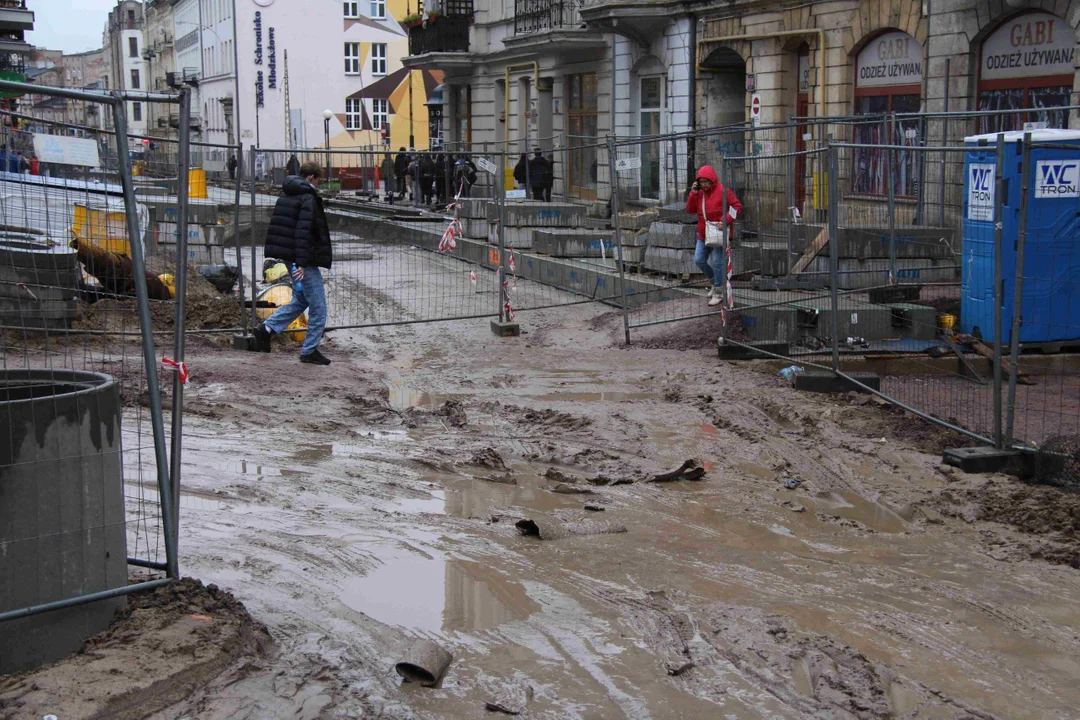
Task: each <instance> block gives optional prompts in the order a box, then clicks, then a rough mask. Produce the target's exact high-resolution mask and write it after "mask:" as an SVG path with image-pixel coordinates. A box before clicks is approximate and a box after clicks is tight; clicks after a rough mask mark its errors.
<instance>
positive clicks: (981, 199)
mask: <svg viewBox="0 0 1080 720" xmlns="http://www.w3.org/2000/svg"><path fill="white" fill-rule="evenodd" d="M994 169H995V168H994V164H993V163H972V164H971V165H968V220H984V221H985V220H993V219H994Z"/></svg>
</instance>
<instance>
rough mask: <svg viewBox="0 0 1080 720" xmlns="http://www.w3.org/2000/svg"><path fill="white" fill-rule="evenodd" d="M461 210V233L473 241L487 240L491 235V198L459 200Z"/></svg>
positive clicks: (459, 218)
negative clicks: (489, 211) (489, 206)
mask: <svg viewBox="0 0 1080 720" xmlns="http://www.w3.org/2000/svg"><path fill="white" fill-rule="evenodd" d="M459 202H460V203H461V209H460V210H458V220H460V221H461V232H462V234H464V235H465V237H467V238H472V239H473V240H487V239H488V236H489V235H490V234H491V228H490V223H489V221H488V204H489V203H490V202H491V200H490V199H489V198H462V199H461V200H459Z"/></svg>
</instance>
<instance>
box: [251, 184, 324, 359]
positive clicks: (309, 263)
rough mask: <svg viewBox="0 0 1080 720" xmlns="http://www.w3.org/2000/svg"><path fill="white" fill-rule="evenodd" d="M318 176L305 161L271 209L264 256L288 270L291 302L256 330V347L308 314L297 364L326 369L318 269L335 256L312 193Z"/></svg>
mask: <svg viewBox="0 0 1080 720" xmlns="http://www.w3.org/2000/svg"><path fill="white" fill-rule="evenodd" d="M321 177H322V168H321V167H319V164H318V163H315V162H306V163H304V164H303V165H301V166H300V174H299V175H290V176H289V177H287V178H285V184H284V186H282V194H281V197H279V198H278V201H277V205H275V206H274V214H273V216H271V218H270V228H269V229H268V230H267V231H266V249H265V253H264V256H265V257H272V258H278V259H280V260H282V261H283V262H284V263H285V264H286V265H288V266H289V267H290V268H292V277H293V281H294V288H293V298H292V302H291V303H289V304H288V305H286V306H285V307H281V308H278V309H277V310H275V311H274V314H273V315H271V316H270V318H269V319H268V320H267V321H266V323H265V324H262V325H257V326H256V327H255V349H256V350H258V351H259V352H270V338H271V337H273V336H274V335H277V334H278V333H280V332H281V331H282V330H284V329H285V328H287V327H289V325H290V324H291V323H292V321H293V320H295V319H296V318H298V317H300V316H301V315H303V314H304V311H305V310H309V312H308V328H307V337H306V338H305V339H304V344H303V345H302V346H301V348H300V362H302V363H313V364H315V365H329V364H330V361H329V360H328V359H327V358H326V357H325V356H324V355H323V354H322V353H321V352H319V342H320V341H321V340H322V334H323V328H325V327H326V289H325V288H324V287H323V279H322V271H320V270H319V268H327V269H329V268H330V265H331V264H332V263H333V260H334V252H333V248H332V247H331V245H330V226H329V225H328V224H327V222H326V213H325V212H324V211H323V204H322V198H321V197H319V193H318V191H317V190H316V188H318V187H319V179H320V178H321ZM297 286H299V289H297Z"/></svg>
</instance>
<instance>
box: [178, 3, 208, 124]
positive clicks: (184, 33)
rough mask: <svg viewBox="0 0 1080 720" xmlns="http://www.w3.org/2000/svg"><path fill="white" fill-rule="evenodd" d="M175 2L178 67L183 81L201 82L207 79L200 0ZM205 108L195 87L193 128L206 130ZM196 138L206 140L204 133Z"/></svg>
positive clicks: (193, 89) (193, 95) (192, 102)
mask: <svg viewBox="0 0 1080 720" xmlns="http://www.w3.org/2000/svg"><path fill="white" fill-rule="evenodd" d="M172 2H173V37H174V38H176V41H175V43H174V45H173V54H174V56H175V57H174V61H173V62H174V65H173V67H175V69H176V70H175V71H176V73H177V75H179V76H180V78H179V79H185V80H187V79H198V78H202V76H203V66H202V33H201V32H200V31H199V28H200V26H201V24H202V23H200V22H199V11H200V9H201V8H200V7H199V5H200V2H199V0H172ZM202 108H203V106H202V100H201V99H200V93H199V87H198V85H195V86H194V87H193V88H192V90H191V119H192V123H191V124H192V128H193V129H194V128H200V129H201V128H202V119H203V114H202V113H203V109H202ZM192 139H195V140H199V141H202V139H203V138H202V133H201V132H200V133H197V134H194V133H193V136H192Z"/></svg>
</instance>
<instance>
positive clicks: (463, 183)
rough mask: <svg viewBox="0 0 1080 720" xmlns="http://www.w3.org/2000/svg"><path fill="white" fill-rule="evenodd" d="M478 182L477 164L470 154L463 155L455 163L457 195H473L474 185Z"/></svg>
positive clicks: (455, 191) (464, 196)
mask: <svg viewBox="0 0 1080 720" xmlns="http://www.w3.org/2000/svg"><path fill="white" fill-rule="evenodd" d="M475 184H476V166H475V165H473V162H472V160H470V159H469V156H468V155H462V156H461V157H459V158H458V161H457V163H456V164H455V165H454V194H455V195H456V196H457V197H463V198H467V197H472V186H473V185H475Z"/></svg>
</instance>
